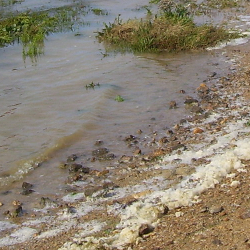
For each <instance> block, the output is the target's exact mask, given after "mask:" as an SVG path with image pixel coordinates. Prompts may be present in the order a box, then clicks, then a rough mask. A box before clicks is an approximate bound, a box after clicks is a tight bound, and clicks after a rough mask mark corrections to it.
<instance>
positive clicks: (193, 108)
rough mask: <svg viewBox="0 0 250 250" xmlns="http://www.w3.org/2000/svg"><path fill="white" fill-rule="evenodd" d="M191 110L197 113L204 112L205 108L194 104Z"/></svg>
mask: <svg viewBox="0 0 250 250" xmlns="http://www.w3.org/2000/svg"><path fill="white" fill-rule="evenodd" d="M190 111H191V112H193V113H196V114H198V113H203V109H202V108H201V107H199V106H192V108H191V109H190Z"/></svg>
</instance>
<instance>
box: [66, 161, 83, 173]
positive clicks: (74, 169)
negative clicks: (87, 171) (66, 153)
mask: <svg viewBox="0 0 250 250" xmlns="http://www.w3.org/2000/svg"><path fill="white" fill-rule="evenodd" d="M82 168H83V166H82V165H81V164H78V163H72V164H69V165H68V169H69V172H70V173H76V172H78V171H79V170H80V169H82Z"/></svg>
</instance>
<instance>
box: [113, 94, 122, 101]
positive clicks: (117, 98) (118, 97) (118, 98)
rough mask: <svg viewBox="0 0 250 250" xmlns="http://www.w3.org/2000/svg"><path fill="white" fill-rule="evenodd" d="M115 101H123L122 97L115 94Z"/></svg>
mask: <svg viewBox="0 0 250 250" xmlns="http://www.w3.org/2000/svg"><path fill="white" fill-rule="evenodd" d="M115 101H117V102H124V98H123V97H121V96H120V95H117V96H116V97H115Z"/></svg>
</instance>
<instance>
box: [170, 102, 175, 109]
mask: <svg viewBox="0 0 250 250" xmlns="http://www.w3.org/2000/svg"><path fill="white" fill-rule="evenodd" d="M176 108H177V104H176V101H171V102H170V103H169V109H176Z"/></svg>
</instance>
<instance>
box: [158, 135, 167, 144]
mask: <svg viewBox="0 0 250 250" xmlns="http://www.w3.org/2000/svg"><path fill="white" fill-rule="evenodd" d="M167 142H168V138H167V137H166V136H164V137H162V138H161V139H160V140H159V143H161V144H163V143H167Z"/></svg>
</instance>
